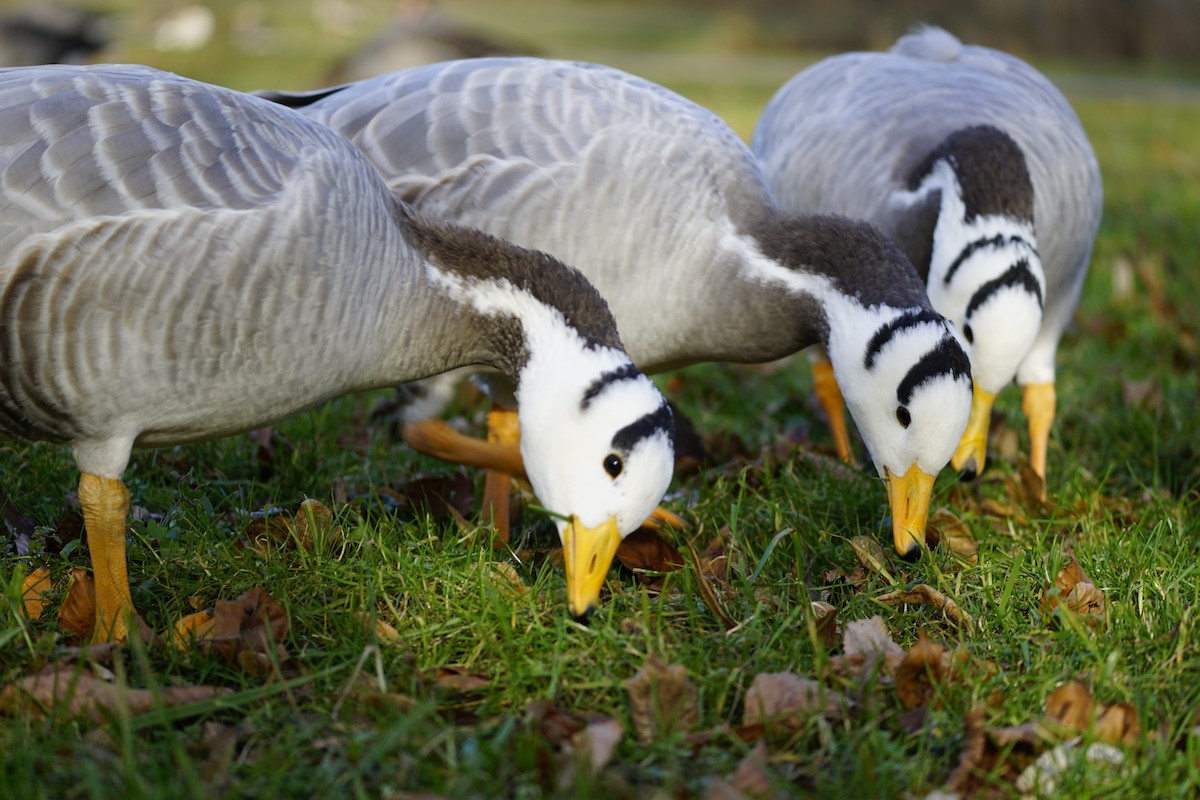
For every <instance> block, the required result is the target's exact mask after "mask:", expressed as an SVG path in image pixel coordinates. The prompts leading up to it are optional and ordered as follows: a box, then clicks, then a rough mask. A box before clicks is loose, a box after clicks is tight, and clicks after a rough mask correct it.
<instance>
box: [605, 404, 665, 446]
mask: <svg viewBox="0 0 1200 800" xmlns="http://www.w3.org/2000/svg"><path fill="white" fill-rule="evenodd" d="M660 433H665V434H666V435H667V439H668V441H670V442H671V445H672V446H674V445H675V417H674V416H673V415H672V414H671V407H670V406H669V405H667V401H666V400H664V401H663V402H662V405H660V406H659V407H658V409H657V410H655V411H651V412H650V413H649V414H647V415H645V416H644V417H642V418H641V419H639V420H638V421H637V422H633V423H631V424H629V425H626V426H625V427H624V428H621V430H619V431H617V433H616V435H615V436H613V440H612V446H613V449H614V450H616V451H617V452H618V453H621V454H623V455H629V453H630V452H632V451H633V448H634V447H635V446H637V443H638V442H640V441H642V440H643V439H649V438H650V437H651V436H657V435H658V434H660Z"/></svg>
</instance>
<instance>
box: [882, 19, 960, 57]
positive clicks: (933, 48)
mask: <svg viewBox="0 0 1200 800" xmlns="http://www.w3.org/2000/svg"><path fill="white" fill-rule="evenodd" d="M962 49H963V45H962V42H960V41H959V40H958V38H957V37H956V36H955V35H954V34H952V33H949V32H948V31H945V30H943V29H941V28H938V27H935V26H933V25H916V26H914V27H913V28H912V29H911V30H910V31H909V32H908V33H907V34H905V35H904V36H901V37H900V39H899V40H897V42H896V44H894V45H893V46H892V51H891V52H892V53H893V54H894V55H898V56H907V57H908V58H919V59H921V60H923V61H954V60H955V59H957V58H958V57H959V56H960V55H962Z"/></svg>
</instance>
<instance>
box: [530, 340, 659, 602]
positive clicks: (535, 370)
mask: <svg viewBox="0 0 1200 800" xmlns="http://www.w3.org/2000/svg"><path fill="white" fill-rule="evenodd" d="M517 407H518V409H519V411H518V414H519V415H520V420H521V455H522V457H523V458H524V461H525V471H526V474H527V475H528V476H529V480H530V483H531V484H533V488H534V491H535V492H536V493H537V496H538V500H539V501H540V502H541V503H542V505H543V506H544V507H545V508H547V509H548V510H549V511H551V512H552V513H553V514H554V516H555V522H556V524H557V525H558V534H559V537H560V538H561V540H562V544H563V562H564V564H565V565H566V572H567V606H568V609H569V611H570V612H571V615H572V616H573V617H575V618H577V619H586V618H587V616H588V615H589V614H590V613H591V612H592V611H593V610H594V609H595V608H596V605H597V604H598V602H599V596H600V589H601V587H602V586H603V585H604V579H605V576H606V575H607V574H608V569H609V566H610V565H611V564H612V560H613V556H614V555H615V554H616V551H617V547H618V546H619V545H620V543H621V540H622V539H623V538H624V537H625V536H628V535H629V534H630V533H632V532H633V531H635V530H637V528H638V527H639V526H640V525H641V524H642V522H644V521H645V519H646V517H648V516H649V515H650V512H652V511H653V510H654V508H655V507H656V505H657V504H658V501H659V500H660V499H662V496H663V494H664V493H665V492H666V490H667V486H668V484H669V483H670V482H671V474H672V471H673V469H674V465H675V427H674V421H673V419H672V416H671V410H670V407H669V406H668V405H667V402H666V400H665V399H663V397H662V395H661V394H660V393H659V391H658V389H657V388H656V387H655V386H654V384H653V383H652V382H651V381H650V379H649V378H647V377H646V376H644V375H643V374H641V373H640V372H638V370H637V369H636V368H635V367H634V366H633V364H632V363H631V362H630V361H629V359H628V357H627V356H625V354H624V353H623V352H621V351H619V350H614V349H612V348H607V347H598V346H591V347H589V346H587V345H586V344H584V343H583V342H582V341H578V342H570V341H561V340H560V341H556V342H555V344H554V346H548V347H542V348H539V349H538V350H536V351H532V352H531V358H530V361H529V363H528V364H527V365H526V367H525V369H524V370H523V372H522V376H521V380H520V383H519V385H518V389H517Z"/></svg>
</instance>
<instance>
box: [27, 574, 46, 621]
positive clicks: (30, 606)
mask: <svg viewBox="0 0 1200 800" xmlns="http://www.w3.org/2000/svg"><path fill="white" fill-rule="evenodd" d="M49 592H50V570H48V569H46V568H45V567H38V568H37V569H35V570H34V571H33V572H31V573H29V574H28V575H26V576H25V580H24V581H22V582H21V616H23V617H25V619H28V620H39V619H41V618H42V612H43V611H45V610H46V595H47V594H48V593H49Z"/></svg>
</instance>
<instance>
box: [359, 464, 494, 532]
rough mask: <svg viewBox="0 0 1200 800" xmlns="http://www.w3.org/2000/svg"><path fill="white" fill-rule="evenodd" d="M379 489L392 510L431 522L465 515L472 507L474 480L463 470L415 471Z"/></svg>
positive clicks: (473, 503) (470, 512) (469, 514)
mask: <svg viewBox="0 0 1200 800" xmlns="http://www.w3.org/2000/svg"><path fill="white" fill-rule="evenodd" d="M379 493H380V494H381V495H384V496H385V497H388V498H389V499H391V501H392V502H393V503H394V504H395V510H396V513H397V514H399V515H401V516H404V517H406V518H407V517H414V518H418V519H420V518H424V517H426V516H428V517H430V518H431V519H433V520H434V521H435V522H444V521H445V520H448V519H454V520H455V521H457V520H458V519H460V518H464V517H469V516H471V514H472V513H474V508H475V484H474V483H473V482H472V480H471V479H470V478H469V477H468V476H467V474H466V473H465V472H463V471H459V472H456V473H454V474H452V475H418V476H417V477H415V478H412V479H411V480H407V481H404V482H403V483H399V484H394V485H393V486H392V487H387V486H384V487H380V488H379Z"/></svg>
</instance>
